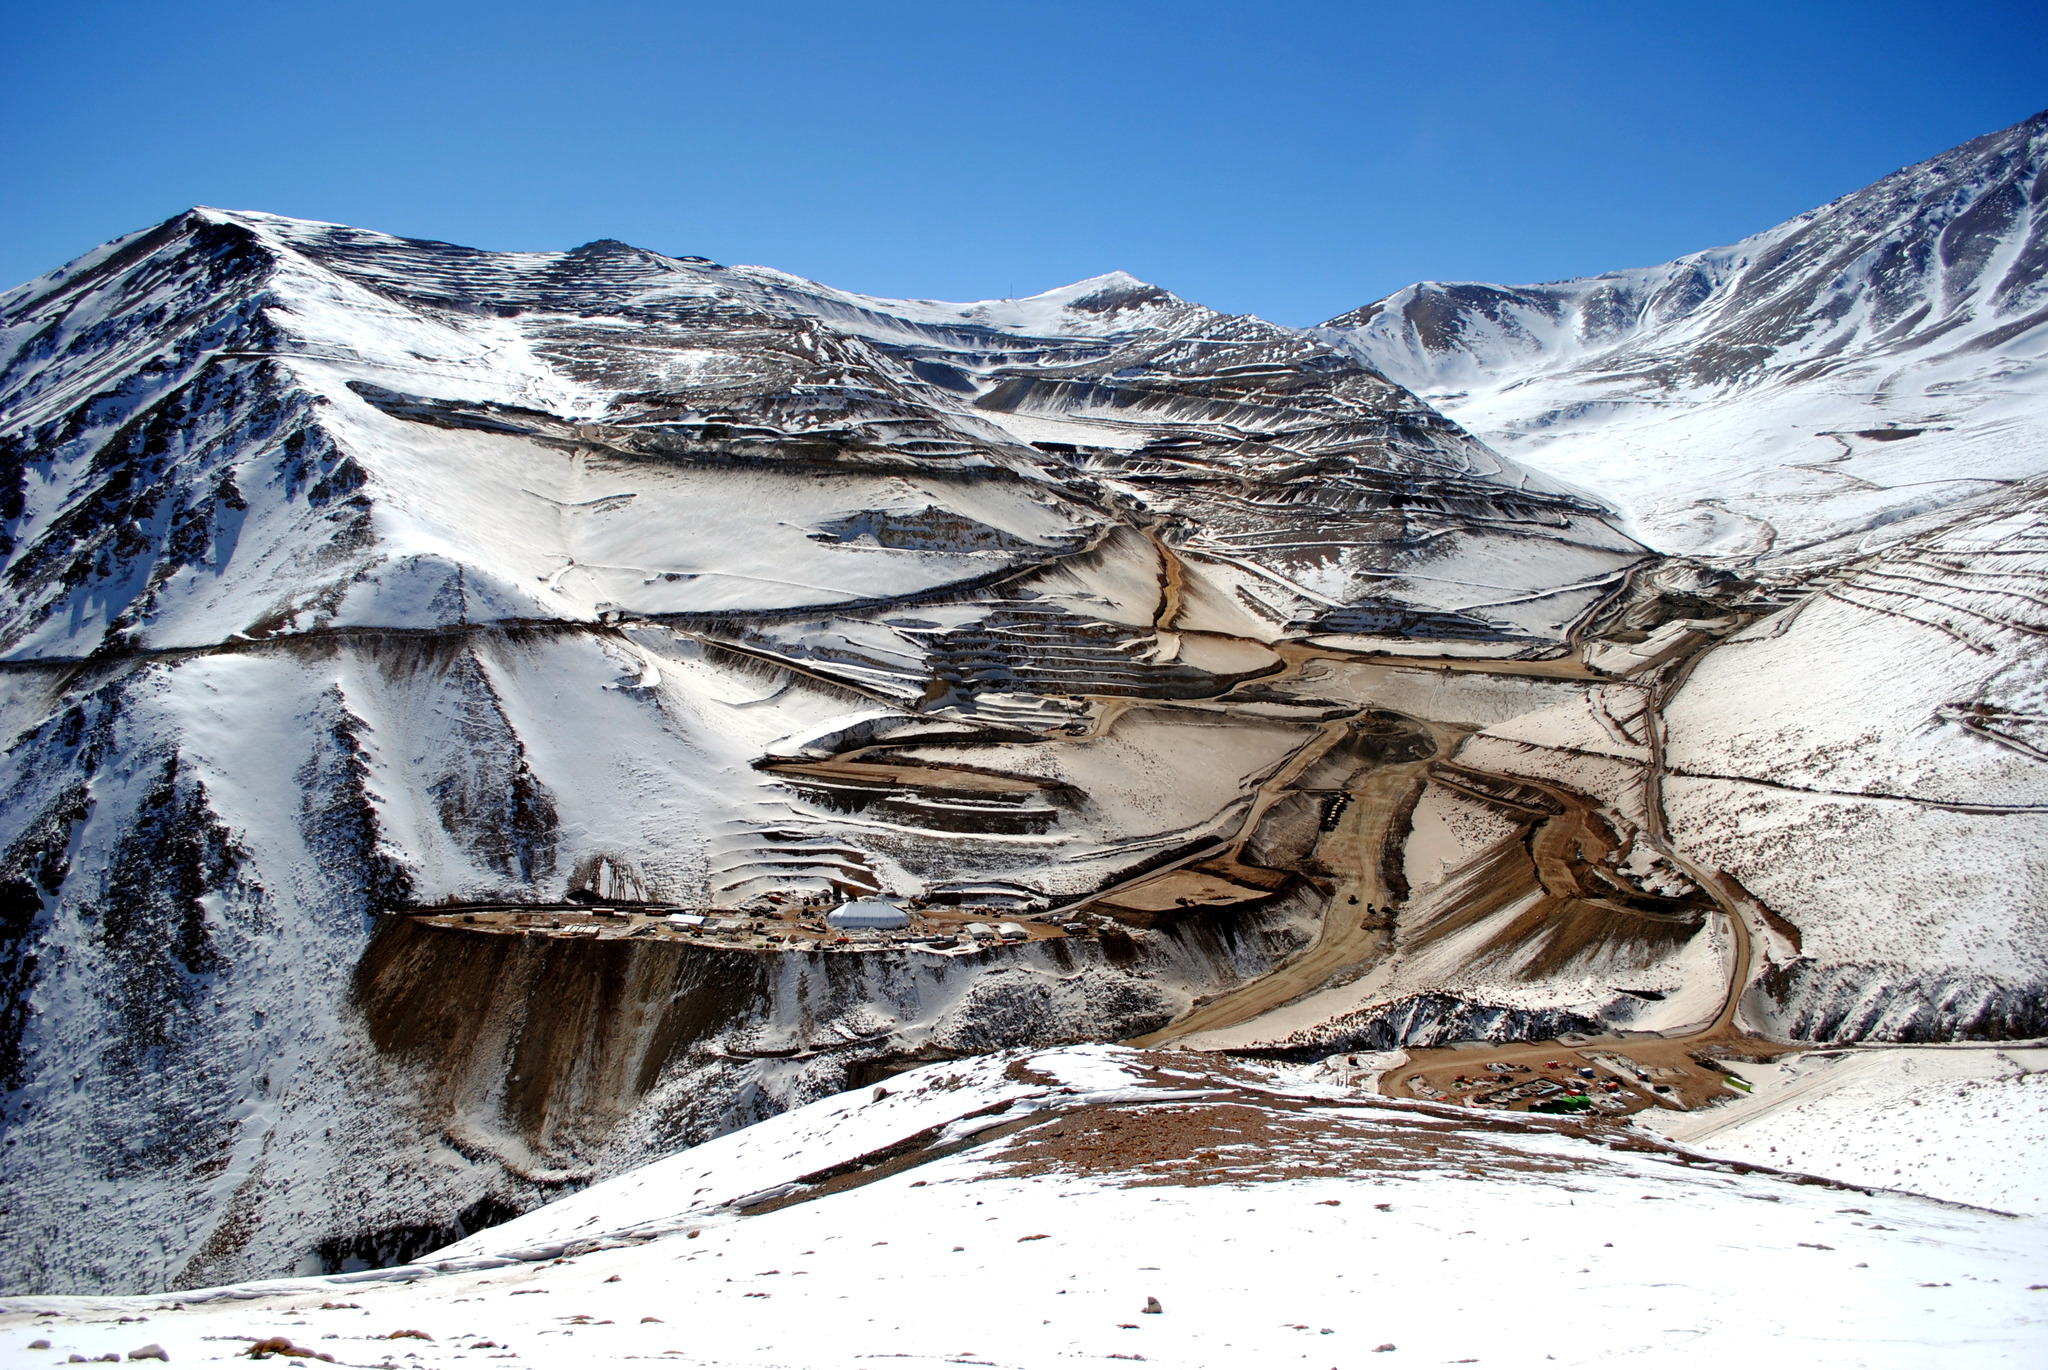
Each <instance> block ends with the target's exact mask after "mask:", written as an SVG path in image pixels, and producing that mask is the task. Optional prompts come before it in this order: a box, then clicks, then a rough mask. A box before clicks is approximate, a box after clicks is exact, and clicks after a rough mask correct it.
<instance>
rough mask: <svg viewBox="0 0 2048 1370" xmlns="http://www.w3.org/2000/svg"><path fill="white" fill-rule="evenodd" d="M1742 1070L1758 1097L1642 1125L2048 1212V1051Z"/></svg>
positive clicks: (1825, 1056)
mask: <svg viewBox="0 0 2048 1370" xmlns="http://www.w3.org/2000/svg"><path fill="white" fill-rule="evenodd" d="M1730 1069H1731V1070H1732V1071H1733V1072H1734V1073H1735V1074H1736V1075H1738V1076H1740V1077H1741V1078H1742V1079H1744V1080H1747V1081H1749V1082H1751V1084H1752V1086H1753V1092H1752V1093H1751V1095H1750V1096H1749V1097H1747V1098H1743V1099H1737V1100H1736V1101H1734V1102H1733V1103H1728V1104H1723V1105H1720V1106H1718V1107H1715V1108H1712V1109H1705V1110H1702V1111H1700V1112H1697V1113H1669V1112H1662V1111H1660V1112H1657V1113H1656V1114H1655V1115H1654V1116H1652V1115H1646V1116H1645V1117H1644V1118H1643V1119H1642V1120H1641V1124H1640V1125H1644V1126H1648V1127H1649V1128H1651V1130H1653V1131H1655V1132H1657V1133H1660V1134H1661V1135H1663V1136H1666V1137H1669V1138H1671V1139H1672V1140H1674V1141H1678V1142H1682V1143H1684V1144H1685V1145H1687V1146H1689V1147H1693V1148H1695V1149H1697V1150H1703V1151H1708V1152H1711V1153H1713V1154H1714V1155H1716V1156H1729V1157H1734V1158H1736V1159H1738V1160H1744V1161H1751V1162H1754V1163H1756V1164H1758V1165H1768V1166H1776V1167H1779V1168H1781V1169H1785V1170H1794V1171H1800V1172H1803V1173H1806V1174H1810V1175H1826V1176H1829V1177H1831V1178H1834V1179H1838V1180H1845V1181H1848V1182H1849V1183H1851V1184H1863V1185H1873V1186H1877V1187H1880V1188H1885V1189H1898V1190H1906V1191H1910V1192H1912V1193H1915V1194H1926V1195H1929V1196H1931V1197H1933V1198H1937V1199H1947V1200H1951V1201H1953V1202H1956V1203H1966V1204H1974V1205H1977V1206H1978V1207H1981V1208H1993V1209H1999V1210H2001V1211H2004V1212H2009V1213H2033V1214H2040V1213H2048V1051H2044V1050H2042V1049H2040V1048H2039V1047H2032V1048H2029V1047H2022V1046H2006V1047H1999V1046H1991V1045H1973V1046H1956V1047H1946V1048H1943V1047H1933V1048H1925V1047H1923V1048H1913V1047H1879V1048H1863V1049H1849V1050H1842V1051H1820V1052H1798V1053H1794V1054H1792V1055H1790V1056H1782V1057H1779V1058H1778V1059H1777V1060H1776V1061H1774V1062H1770V1063H1766V1064H1754V1065H1753V1064H1743V1063H1740V1062H1737V1063H1734V1064H1732V1065H1731V1066H1730Z"/></svg>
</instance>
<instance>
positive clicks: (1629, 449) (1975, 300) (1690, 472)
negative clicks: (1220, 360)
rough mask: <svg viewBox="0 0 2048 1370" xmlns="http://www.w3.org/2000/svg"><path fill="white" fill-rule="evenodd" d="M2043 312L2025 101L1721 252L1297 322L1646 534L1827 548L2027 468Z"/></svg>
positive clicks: (2042, 248) (2043, 137)
mask: <svg viewBox="0 0 2048 1370" xmlns="http://www.w3.org/2000/svg"><path fill="white" fill-rule="evenodd" d="M2044 325H2048V113H2044V114H2039V115H2036V116H2034V117H2033V118H2031V119H2028V120H2026V121H2025V122H2023V123H2020V124H2016V125H2014V126H2013V127H2011V128H2008V129H2004V130H2001V131H2000V132H1997V133H1992V134H1987V135H1985V136H1984V137H1982V138H1977V139H1974V140H1972V141H1971V142H1968V143H1965V144H1963V145H1962V146H1960V147H1957V148H1955V149H1953V150H1951V151H1949V152H1946V153H1943V154H1942V155H1941V156H1939V157H1935V158H1931V159H1930V160H1928V161H1926V162H1922V163H1920V164H1918V165H1916V166H1912V167H1908V168H1906V169H1904V170H1902V171H1899V172H1897V173H1895V174H1893V175H1891V176H1887V177H1886V178H1884V179H1883V180H1881V181H1879V182H1877V183H1876V184H1874V185H1872V186H1869V187H1867V188H1866V189H1863V190H1859V191H1857V192H1855V193H1854V194H1851V195H1846V196H1844V197H1842V198H1841V199H1839V200H1836V201H1834V202H1833V203H1831V204H1828V205H1824V206H1822V207H1821V208H1819V209H1816V210H1813V211H1811V212H1809V213H1806V214H1802V215H1799V216H1798V217H1797V218H1794V219H1791V220H1788V221H1787V222H1785V223H1783V224H1780V225H1778V226H1776V227H1775V228H1770V229H1766V230H1765V231H1764V232H1762V233H1758V234H1756V235H1754V236H1753V237H1749V238H1745V239H1744V240H1742V241H1741V242H1739V243H1735V244H1733V245H1731V246H1728V247H1722V248H1714V249H1710V250H1708V251H1705V252H1697V253H1693V254H1691V255H1689V256H1685V257H1681V258H1679V259H1677V260H1676V261H1672V262H1667V263H1665V264H1663V265H1661V266H1654V267H1645V268H1640V269H1636V270H1629V271H1616V272H1609V273H1607V274H1604V275H1600V276H1592V277H1586V278H1583V279H1580V280H1572V281H1560V282H1554V283H1550V284H1544V285H1532V286H1494V285H1482V284H1470V283H1457V284H1450V283H1439V282H1425V283H1423V284H1419V285H1414V286H1410V287H1408V288H1407V289H1405V290H1402V291H1399V292H1397V293H1396V294H1394V295H1391V296H1389V297H1387V298H1386V299H1384V300H1381V301H1379V302H1377V303H1375V304H1371V305H1367V306H1365V307H1364V308H1362V309H1358V310H1355V311H1353V312H1351V313H1349V314H1345V315H1342V316H1340V317H1339V318H1336V319H1332V320H1331V321H1330V322H1329V323H1328V324H1326V325H1324V326H1323V327H1322V328H1320V329H1317V330H1315V332H1316V334H1317V336H1319V337H1322V338H1324V339H1325V340H1327V341H1330V342H1331V343H1332V344H1333V345H1337V346H1342V347H1344V348H1346V349H1347V350H1349V351H1350V352H1351V353H1352V355H1354V356H1356V357H1358V358H1359V359H1361V360H1362V361H1364V362H1366V363H1367V364H1368V365H1371V366H1373V367H1374V368H1376V369H1377V370H1379V371H1380V372H1381V373H1382V374H1384V375H1386V376H1388V377H1390V378H1392V379H1394V380H1396V381H1399V382H1400V383H1401V384H1403V385H1406V386H1408V387H1410V388H1411V389H1413V390H1415V391H1417V392H1418V393H1420V394H1422V395H1423V396H1424V397H1425V398H1427V399H1429V400H1430V401H1431V403H1433V404H1435V405H1437V406H1438V407H1439V408H1441V409H1442V410H1443V411H1444V412H1445V413H1446V414H1449V415H1450V416H1452V417H1453V418H1456V419H1457V420H1458V421H1459V422H1461V423H1463V424H1465V425H1466V426H1467V427H1469V428H1470V429H1472V430H1473V431H1474V432H1475V433H1477V434H1479V436H1481V437H1482V438H1484V439H1485V440H1486V441H1487V442H1489V443H1490V444H1492V445H1493V446H1495V447H1497V448H1498V449H1499V450H1501V451H1502V452H1505V453H1507V454H1509V455H1510V456H1513V457H1516V458H1519V459H1521V460H1524V461H1527V462H1530V463H1531V464H1533V465H1536V466H1538V467H1540V468H1541V469H1543V470H1545V471H1548V472H1550V473H1551V474H1553V475H1555V476H1558V477H1560V478H1563V479H1566V480H1570V481H1574V482H1576V483H1578V484H1580V485H1582V486H1584V487H1585V488H1588V489H1592V490H1598V491H1600V492H1601V493H1602V494H1603V496H1605V497H1607V498H1611V499H1616V500H1618V501H1620V502H1621V503H1622V504H1623V506H1624V507H1625V508H1626V509H1627V511H1628V512H1629V514H1630V515H1631V517H1632V519H1633V520H1634V523H1633V527H1634V528H1635V530H1636V531H1637V533H1638V535H1639V536H1641V537H1643V538H1645V539H1646V540H1647V541H1649V542H1651V543H1652V544H1653V545H1655V546H1657V547H1658V548H1659V549H1660V550H1663V551H1667V552H1674V553H1700V554H1707V555H1715V556H1730V557H1744V558H1748V557H1765V558H1769V559H1773V560H1778V561H1800V560H1806V561H1813V560H1819V561H1821V562H1827V561H1830V560H1839V559H1840V558H1841V557H1842V556H1844V555H1848V554H1851V553H1853V551H1854V550H1855V548H1856V547H1857V546H1858V545H1861V544H1859V539H1862V538H1863V537H1865V535H1868V534H1871V533H1873V532H1874V531H1876V530H1881V529H1884V528H1885V527H1886V526H1887V525H1891V524H1895V523H1898V522H1900V521H1901V520H1905V519H1909V518H1911V517H1913V516H1915V515H1917V514H1921V513H1924V512H1926V511H1929V510H1933V509H1937V508H1940V507H1942V506H1945V505H1949V504H1953V503H1955V502H1956V501H1958V500H1961V499H1966V498H1969V497H1972V496H1976V495H1982V494H1986V493H1989V492H1991V491H1993V490H1995V489H1996V488H1998V487H1999V486H2000V485H2001V484H2003V483H2005V482H2009V481H2012V480H2016V479H2021V478H2024V477H2026V476H2030V475H2035V474H2038V473H2040V472H2041V471H2042V469H2043V462H2042V458H2041V454H2042V452H2043V451H2044V450H2048V427H2044V420H2043V417H2042V416H2043V414H2044V413H2048V357H2044V351H2048V327H2044ZM1880 536H1882V534H1880Z"/></svg>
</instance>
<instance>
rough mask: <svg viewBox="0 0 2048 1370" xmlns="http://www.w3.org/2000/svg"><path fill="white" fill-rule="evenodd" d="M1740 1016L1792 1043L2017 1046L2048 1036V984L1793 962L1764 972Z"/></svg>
mask: <svg viewBox="0 0 2048 1370" xmlns="http://www.w3.org/2000/svg"><path fill="white" fill-rule="evenodd" d="M1743 1010H1744V1013H1745V1014H1746V1015H1747V1016H1748V1017H1749V1018H1750V1019H1751V1020H1753V1021H1755V1022H1757V1023H1759V1024H1761V1025H1763V1026H1765V1027H1766V1028H1767V1029H1768V1030H1770V1031H1772V1032H1774V1033H1776V1034H1779V1035H1782V1036H1783V1037H1784V1038H1785V1040H1787V1041H1793V1042H1867V1041H1877V1042H1954V1041H1979V1042H2022V1041H2030V1040H2034V1039H2037V1038H2040V1037H2043V1036H2048V986H2043V985H2013V984H2009V983H2000V982H1999V981H1997V980H1994V979H1991V978H1990V977H1988V976H1971V977H1942V976H1931V975H1926V974H1914V973H1911V972H1904V971H1902V969H1901V968H1900V967H1897V966H1878V965H1856V964H1841V963H1836V964H1829V965H1821V964H1817V963H1815V962H1813V961H1810V960H1797V961H1793V962H1791V963H1790V964H1788V965H1783V966H1772V967H1769V968H1768V969H1767V970H1766V971H1765V972H1764V973H1763V975H1762V976H1760V977H1759V978H1758V979H1757V981H1756V983H1754V984H1753V985H1751V987H1750V989H1749V992H1748V994H1747V995H1745V996H1744V998H1743Z"/></svg>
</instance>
